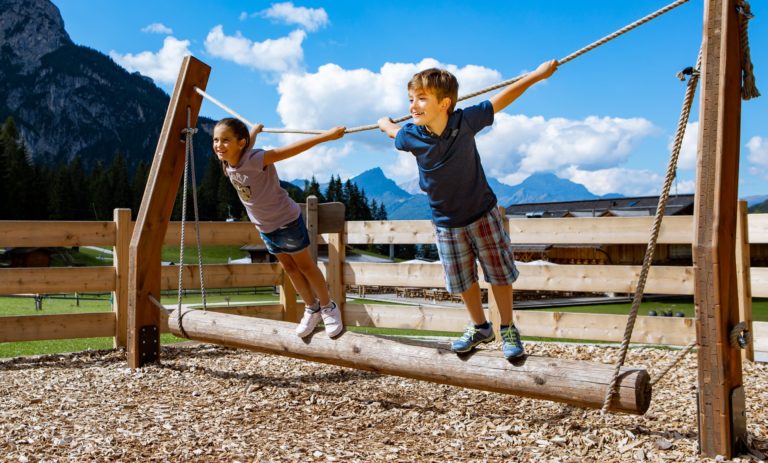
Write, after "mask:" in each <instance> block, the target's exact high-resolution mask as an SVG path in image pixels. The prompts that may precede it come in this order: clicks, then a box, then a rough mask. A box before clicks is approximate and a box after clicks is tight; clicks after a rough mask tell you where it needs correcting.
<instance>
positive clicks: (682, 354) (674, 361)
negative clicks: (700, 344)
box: [651, 341, 696, 387]
mask: <svg viewBox="0 0 768 463" xmlns="http://www.w3.org/2000/svg"><path fill="white" fill-rule="evenodd" d="M695 346H696V341H693V342H692V343H690V344H688V345H687V346H685V347H684V348H683V349H681V350H680V352H678V353H677V355H676V356H675V358H674V359H672V361H671V362H670V363H669V365H667V366H666V367H664V368H663V369H662V370H661V373H659V374H657V375H656V377H655V378H653V379H652V380H651V387H653V386H655V385H656V383H658V382H659V381H661V380H662V379H664V376H665V375H666V374H667V373H669V371H670V370H672V368H674V367H675V366H676V365H677V364H678V363H680V361H681V360H682V359H683V358H684V357H685V356H686V355H688V352H690V351H691V349H693V348H694V347H695Z"/></svg>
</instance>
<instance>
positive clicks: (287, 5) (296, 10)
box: [241, 2, 328, 32]
mask: <svg viewBox="0 0 768 463" xmlns="http://www.w3.org/2000/svg"><path fill="white" fill-rule="evenodd" d="M259 14H260V15H261V16H264V17H266V18H270V19H275V20H278V21H280V22H283V23H285V24H298V25H300V26H302V27H303V28H304V29H306V30H308V31H310V32H313V31H316V30H318V29H320V28H321V27H325V26H327V25H328V13H326V12H325V10H324V9H323V8H305V7H303V6H298V7H297V6H294V5H293V3H291V2H283V3H274V4H273V5H272V6H271V7H269V8H268V9H266V10H264V11H262V12H261V13H259ZM241 19H242V15H241Z"/></svg>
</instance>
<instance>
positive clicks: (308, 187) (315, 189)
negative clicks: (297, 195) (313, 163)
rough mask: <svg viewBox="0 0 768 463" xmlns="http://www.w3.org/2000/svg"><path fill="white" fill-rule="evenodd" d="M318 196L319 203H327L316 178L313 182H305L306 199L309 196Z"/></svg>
mask: <svg viewBox="0 0 768 463" xmlns="http://www.w3.org/2000/svg"><path fill="white" fill-rule="evenodd" d="M312 195H314V196H316V197H317V202H319V203H324V202H325V196H324V195H323V194H322V193H320V184H319V183H317V179H316V178H315V176H314V175H313V176H312V180H311V181H309V182H304V197H305V198H306V197H309V196H312Z"/></svg>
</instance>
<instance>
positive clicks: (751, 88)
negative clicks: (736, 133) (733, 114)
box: [736, 0, 760, 100]
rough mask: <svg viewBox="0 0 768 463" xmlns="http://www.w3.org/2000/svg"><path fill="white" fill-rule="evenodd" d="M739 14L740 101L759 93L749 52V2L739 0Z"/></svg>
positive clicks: (750, 17) (755, 96) (749, 98)
mask: <svg viewBox="0 0 768 463" xmlns="http://www.w3.org/2000/svg"><path fill="white" fill-rule="evenodd" d="M736 10H737V11H738V13H739V39H740V46H741V75H742V83H741V99H742V100H751V99H752V98H757V97H759V96H760V91H759V90H758V89H757V85H756V84H755V74H754V68H753V67H752V57H751V54H750V52H749V30H748V27H749V20H750V19H752V18H753V17H754V16H753V15H752V9H751V8H750V6H749V2H747V1H746V0H740V1H739V2H738V4H737V6H736Z"/></svg>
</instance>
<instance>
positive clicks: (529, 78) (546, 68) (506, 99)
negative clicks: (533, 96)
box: [490, 60, 559, 113]
mask: <svg viewBox="0 0 768 463" xmlns="http://www.w3.org/2000/svg"><path fill="white" fill-rule="evenodd" d="M558 65H559V63H558V62H557V60H551V61H545V62H543V63H541V64H540V65H539V67H538V68H536V70H535V71H533V72H530V73H528V74H526V75H525V76H524V77H523V78H522V79H520V80H518V81H517V82H514V83H512V84H509V85H507V86H506V87H504V89H503V90H502V91H500V92H499V93H497V94H495V95H493V96H492V97H491V98H490V102H491V104H492V105H493V112H496V113H497V112H499V111H501V110H502V109H504V108H506V107H507V106H509V104H510V103H512V102H513V101H515V100H516V99H517V98H518V97H519V96H520V95H522V94H523V93H524V92H525V91H526V90H528V87H530V86H531V85H533V84H535V83H536V82H538V81H540V80H544V79H546V78H548V77H549V76H551V75H552V74H553V73H554V72H555V71H556V70H557V66H558Z"/></svg>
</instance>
